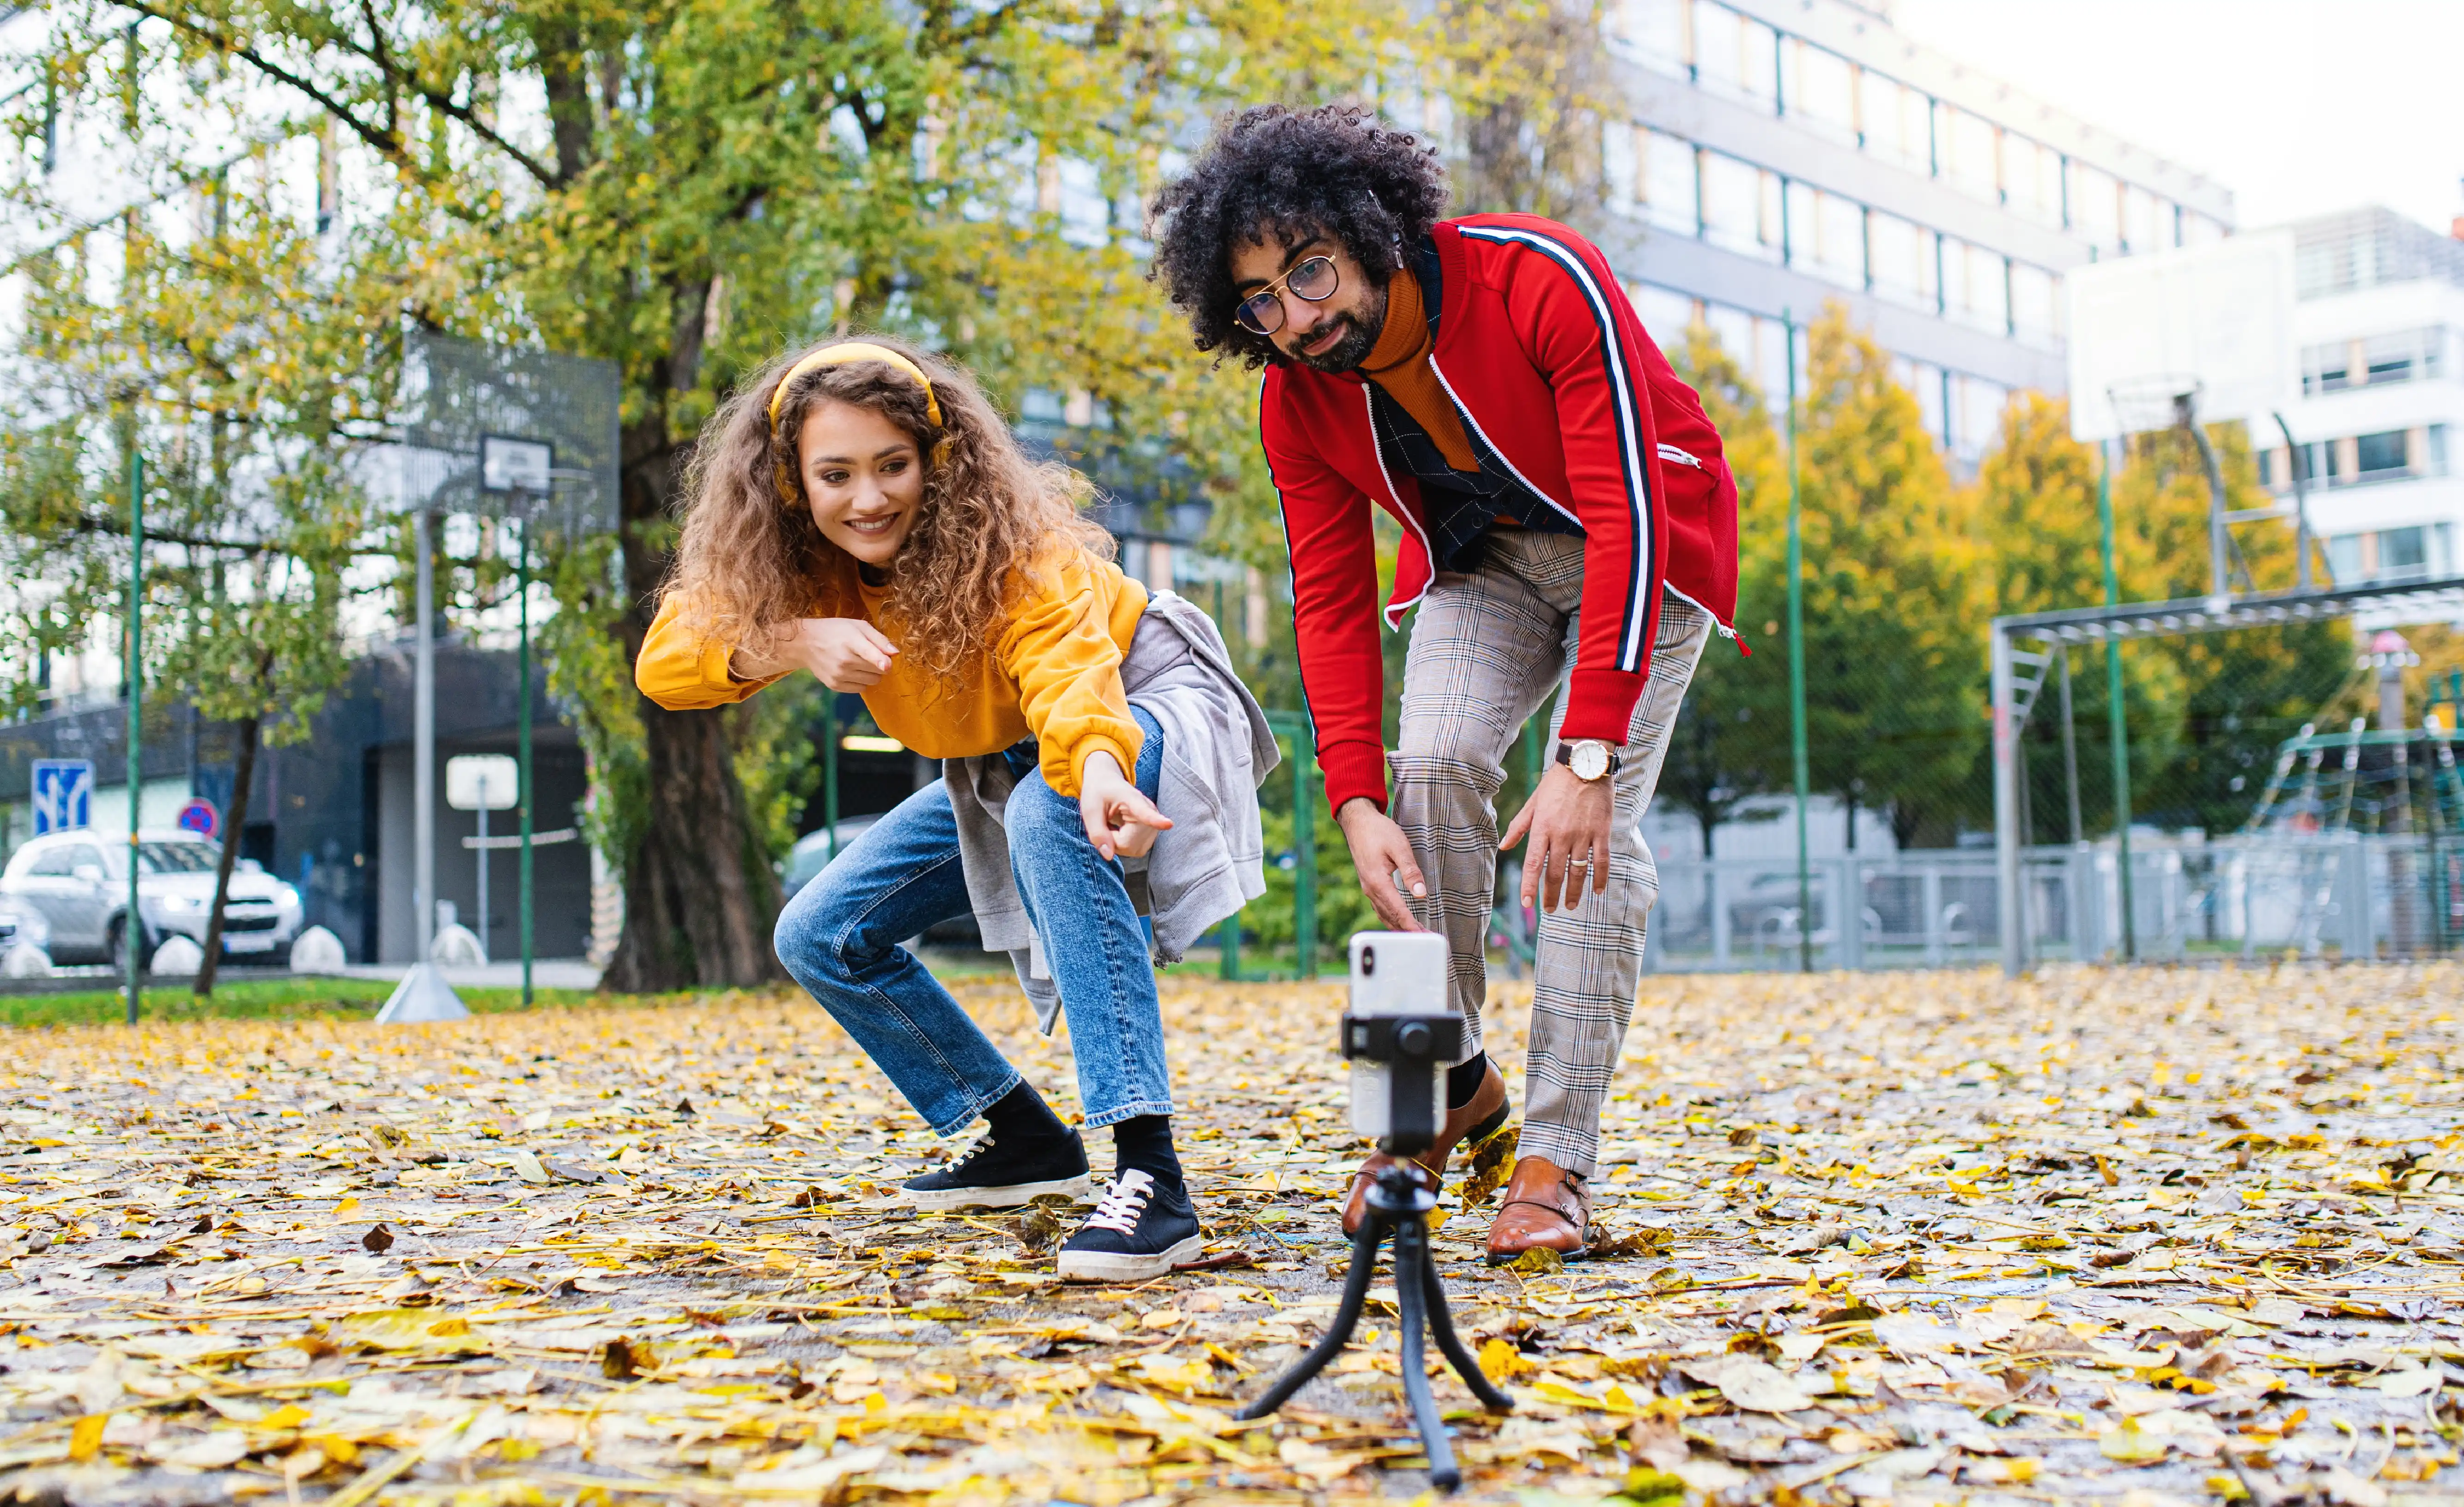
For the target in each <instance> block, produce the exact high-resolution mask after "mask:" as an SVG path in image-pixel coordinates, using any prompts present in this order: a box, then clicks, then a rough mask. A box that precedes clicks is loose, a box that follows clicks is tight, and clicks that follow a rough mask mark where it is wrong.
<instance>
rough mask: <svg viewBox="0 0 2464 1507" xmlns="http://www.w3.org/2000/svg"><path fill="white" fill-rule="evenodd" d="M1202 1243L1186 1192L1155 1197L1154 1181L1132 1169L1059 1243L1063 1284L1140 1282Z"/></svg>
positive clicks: (1189, 1257)
mask: <svg viewBox="0 0 2464 1507" xmlns="http://www.w3.org/2000/svg"><path fill="white" fill-rule="evenodd" d="M1205 1246H1206V1237H1205V1236H1204V1235H1202V1234H1199V1230H1198V1213H1197V1211H1195V1210H1193V1209H1191V1208H1190V1207H1189V1199H1188V1197H1187V1195H1185V1194H1184V1195H1182V1196H1180V1197H1178V1198H1176V1199H1172V1200H1169V1201H1167V1200H1165V1199H1163V1198H1159V1197H1157V1196H1156V1191H1155V1179H1154V1178H1153V1177H1151V1176H1149V1175H1147V1174H1146V1173H1145V1172H1143V1171H1140V1170H1139V1169H1138V1168H1134V1167H1133V1168H1129V1169H1128V1170H1127V1171H1124V1172H1123V1173H1121V1175H1120V1176H1118V1177H1116V1178H1114V1179H1113V1180H1112V1186H1111V1188H1110V1189H1109V1190H1106V1191H1105V1193H1104V1201H1103V1202H1101V1203H1099V1204H1097V1205H1096V1206H1095V1212H1093V1213H1092V1214H1089V1216H1088V1218H1087V1222H1086V1223H1085V1224H1083V1225H1081V1226H1079V1227H1078V1233H1077V1234H1073V1235H1071V1236H1070V1237H1069V1239H1068V1240H1067V1242H1066V1243H1065V1244H1064V1245H1063V1246H1062V1247H1061V1279H1062V1280H1063V1281H1066V1282H1143V1281H1145V1280H1146V1279H1147V1278H1153V1277H1161V1276H1163V1275H1164V1274H1165V1273H1166V1272H1169V1271H1171V1270H1172V1269H1173V1268H1174V1267H1175V1266H1177V1265H1179V1264H1180V1263H1181V1262H1183V1261H1194V1260H1196V1259H1198V1253H1199V1251H1201V1250H1203V1249H1205Z"/></svg>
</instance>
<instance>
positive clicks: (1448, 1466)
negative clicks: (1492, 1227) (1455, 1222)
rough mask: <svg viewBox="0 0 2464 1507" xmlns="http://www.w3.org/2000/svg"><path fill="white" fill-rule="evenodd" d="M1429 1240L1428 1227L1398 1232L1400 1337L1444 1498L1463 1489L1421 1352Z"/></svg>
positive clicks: (1408, 1395)
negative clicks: (1458, 1489)
mask: <svg viewBox="0 0 2464 1507" xmlns="http://www.w3.org/2000/svg"><path fill="white" fill-rule="evenodd" d="M1428 1240H1429V1235H1428V1230H1427V1227H1426V1226H1424V1225H1421V1224H1420V1223H1419V1221H1417V1220H1409V1221H1406V1222H1404V1223H1402V1224H1399V1225H1397V1226H1396V1228H1395V1297H1396V1300H1397V1306H1398V1307H1399V1308H1400V1309H1401V1310H1402V1314H1401V1319H1402V1322H1401V1326H1400V1327H1399V1329H1398V1330H1397V1334H1398V1336H1399V1337H1400V1339H1401V1340H1402V1348H1403V1356H1402V1360H1403V1396H1404V1399H1405V1400H1406V1401H1408V1402H1409V1403H1410V1404H1411V1405H1412V1420H1413V1422H1415V1423H1417V1424H1419V1428H1420V1444H1421V1447H1422V1448H1423V1449H1425V1450H1426V1451H1427V1452H1428V1455H1429V1482H1430V1484H1431V1485H1433V1486H1435V1487H1437V1489H1438V1490H1440V1491H1441V1492H1450V1491H1453V1490H1454V1489H1455V1488H1456V1487H1458V1486H1460V1485H1462V1484H1463V1473H1462V1472H1461V1471H1459V1470H1457V1469H1455V1452H1454V1447H1453V1442H1452V1440H1451V1439H1450V1438H1449V1437H1448V1435H1447V1433H1446V1426H1445V1423H1444V1421H1443V1420H1442V1419H1441V1418H1440V1417H1439V1416H1438V1399H1437V1397H1436V1396H1435V1395H1434V1394H1433V1393H1431V1392H1430V1390H1429V1369H1428V1361H1427V1358H1426V1352H1424V1351H1423V1350H1422V1349H1421V1347H1420V1326H1421V1325H1422V1324H1423V1323H1425V1322H1427V1321H1428V1311H1427V1310H1428V1278H1429V1244H1428Z"/></svg>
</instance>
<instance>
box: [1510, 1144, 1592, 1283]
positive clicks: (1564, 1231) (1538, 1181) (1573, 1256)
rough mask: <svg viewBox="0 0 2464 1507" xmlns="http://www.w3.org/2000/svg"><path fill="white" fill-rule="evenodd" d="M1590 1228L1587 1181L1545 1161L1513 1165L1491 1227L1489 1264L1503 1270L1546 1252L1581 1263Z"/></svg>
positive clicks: (1534, 1159) (1532, 1158) (1534, 1158)
mask: <svg viewBox="0 0 2464 1507" xmlns="http://www.w3.org/2000/svg"><path fill="white" fill-rule="evenodd" d="M1591 1228H1592V1195H1591V1194H1589V1193H1587V1192H1585V1191H1583V1180H1582V1179H1581V1178H1579V1177H1577V1176H1575V1175H1574V1174H1573V1173H1572V1172H1569V1171H1567V1170H1566V1169H1565V1168H1561V1167H1559V1166H1558V1165H1557V1164H1556V1163H1554V1162H1551V1161H1550V1160H1549V1159H1548V1158H1547V1157H1545V1156H1527V1157H1525V1158H1523V1159H1522V1160H1521V1161H1519V1162H1517V1163H1515V1164H1514V1175H1513V1176H1512V1177H1509V1178H1507V1181H1506V1198H1505V1200H1504V1202H1502V1203H1500V1204H1499V1205H1498V1206H1497V1222H1496V1223H1495V1224H1492V1225H1490V1226H1489V1227H1488V1264H1489V1265H1491V1266H1504V1265H1505V1264H1506V1263H1507V1262H1508V1261H1511V1260H1513V1259H1514V1258H1515V1257H1516V1256H1521V1255H1522V1254H1523V1253H1524V1252H1526V1251H1530V1250H1537V1249H1541V1248H1544V1247H1545V1248H1546V1249H1548V1250H1551V1251H1554V1252H1556V1253H1557V1254H1558V1255H1560V1256H1564V1257H1565V1258H1566V1259H1567V1260H1569V1261H1579V1260H1581V1259H1582V1258H1583V1247H1584V1245H1585V1243H1586V1242H1588V1241H1589V1240H1590V1238H1591Z"/></svg>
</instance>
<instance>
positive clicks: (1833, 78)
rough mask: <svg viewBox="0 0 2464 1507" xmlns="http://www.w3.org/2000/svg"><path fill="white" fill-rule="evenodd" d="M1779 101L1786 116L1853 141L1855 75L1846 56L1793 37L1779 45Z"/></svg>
mask: <svg viewBox="0 0 2464 1507" xmlns="http://www.w3.org/2000/svg"><path fill="white" fill-rule="evenodd" d="M1779 60H1780V104H1781V108H1782V109H1784V110H1785V111H1787V113H1788V115H1789V118H1790V119H1792V120H1795V121H1797V122H1798V123H1799V124H1801V125H1805V126H1808V127H1811V128H1812V129H1814V130H1815V131H1818V132H1820V133H1821V134H1822V135H1825V136H1832V137H1837V138H1838V139H1839V140H1841V141H1854V140H1855V139H1856V134H1857V76H1856V70H1855V69H1854V68H1852V67H1851V66H1850V65H1849V62H1848V59H1846V58H1844V57H1842V56H1840V55H1838V54H1837V53H1832V52H1826V51H1824V50H1823V49H1821V48H1819V47H1816V46H1815V45H1814V44H1812V43H1811V42H1806V41H1802V40H1800V39H1798V38H1796V37H1793V36H1791V37H1783V38H1782V39H1781V40H1780V44H1779Z"/></svg>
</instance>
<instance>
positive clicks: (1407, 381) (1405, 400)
mask: <svg viewBox="0 0 2464 1507" xmlns="http://www.w3.org/2000/svg"><path fill="white" fill-rule="evenodd" d="M1433 343H1435V342H1433V341H1432V340H1431V339H1429V315H1428V310H1427V309H1426V308H1425V307H1424V306H1423V305H1422V304H1421V302H1420V283H1419V278H1417V277H1414V276H1413V275H1412V273H1411V272H1410V270H1409V269H1406V268H1401V267H1398V268H1397V269H1395V275H1394V276H1393V277H1391V278H1389V279H1388V280H1387V283H1386V327H1385V328H1384V329H1382V330H1380V331H1378V332H1377V343H1376V344H1375V346H1373V347H1371V348H1370V352H1369V359H1368V360H1365V361H1362V362H1361V363H1360V374H1361V375H1362V376H1363V377H1366V378H1368V379H1369V380H1370V381H1371V382H1375V383H1376V384H1377V385H1378V386H1380V387H1382V388H1384V389H1385V390H1386V396H1388V397H1390V398H1392V399H1394V400H1395V401H1396V402H1397V403H1399V404H1402V405H1403V411H1404V412H1405V413H1408V414H1410V415H1411V416H1412V418H1413V420H1414V421H1415V422H1416V423H1418V424H1419V426H1420V427H1421V428H1422V429H1423V430H1425V431H1426V432H1427V434H1428V436H1429V440H1430V442H1431V443H1432V444H1434V445H1436V446H1437V448H1438V453H1439V454H1441V455H1443V456H1444V457H1445V458H1446V464H1447V465H1449V466H1451V467H1453V468H1454V469H1455V470H1467V471H1476V470H1480V457H1479V455H1477V454H1476V453H1474V452H1473V450H1472V448H1471V436H1470V435H1468V434H1466V433H1464V432H1463V415H1462V414H1460V413H1458V412H1456V411H1455V401H1454V400H1453V399H1452V398H1449V397H1447V396H1446V389H1445V387H1444V386H1443V384H1441V382H1439V381H1438V374H1437V371H1436V370H1435V368H1433V367H1431V366H1430V364H1429V349H1430V346H1431V345H1432V344H1433Z"/></svg>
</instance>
